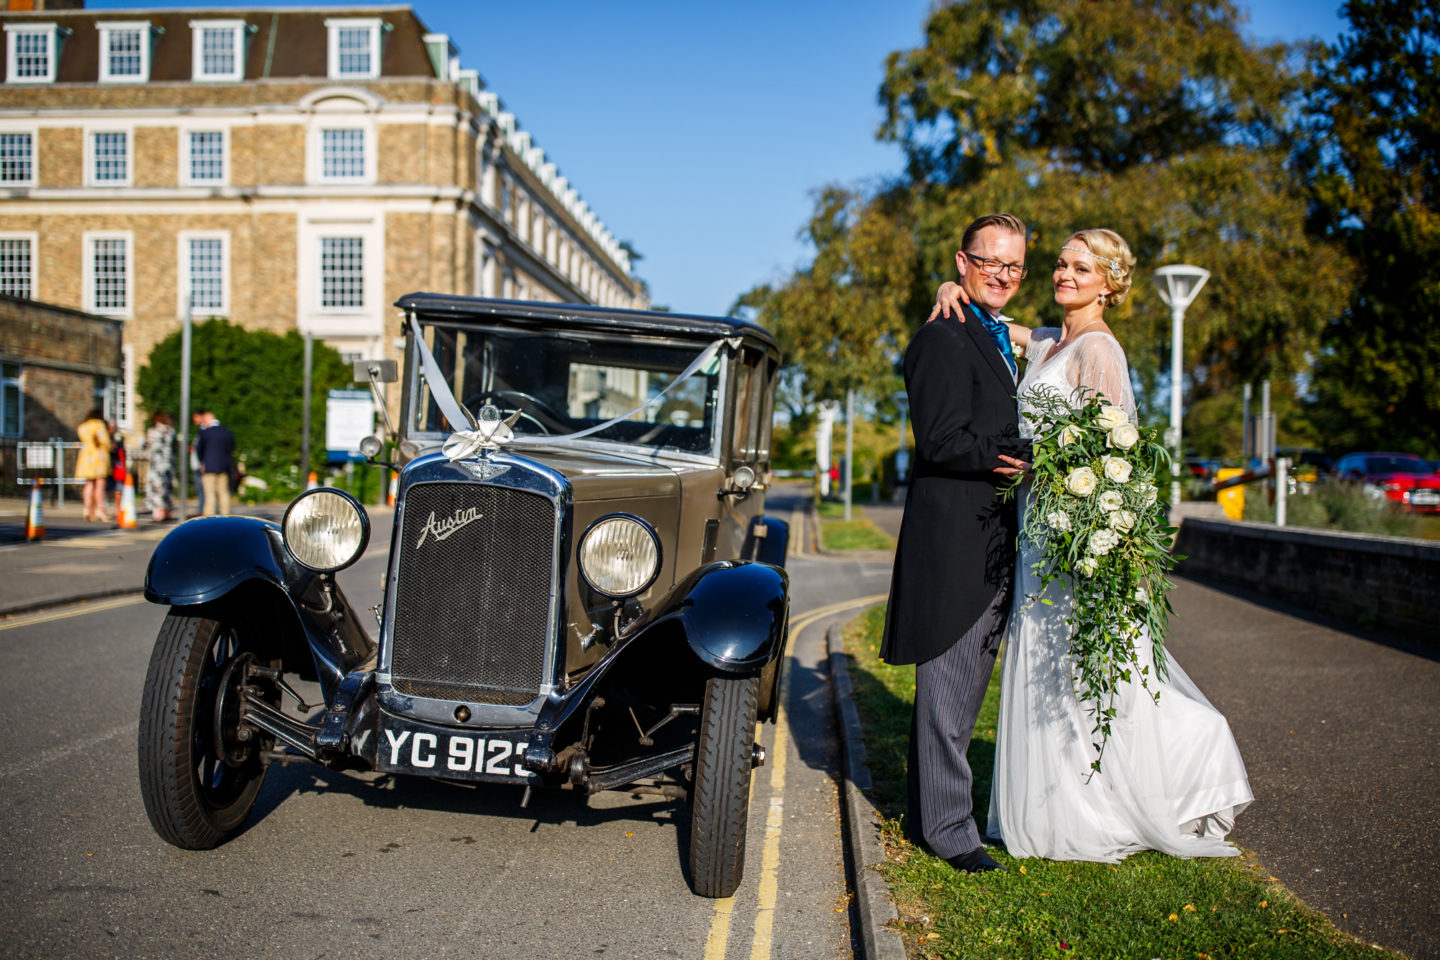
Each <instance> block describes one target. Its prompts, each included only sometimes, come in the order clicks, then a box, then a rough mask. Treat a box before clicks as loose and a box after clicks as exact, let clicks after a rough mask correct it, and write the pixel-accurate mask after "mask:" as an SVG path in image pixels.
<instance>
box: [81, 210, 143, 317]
mask: <svg viewBox="0 0 1440 960" xmlns="http://www.w3.org/2000/svg"><path fill="white" fill-rule="evenodd" d="M97 240H123V241H125V305H124V306H123V307H101V306H100V305H99V304H97V303H96V302H95V301H96V294H97V291H96V289H95V280H96V276H95V242H96V241H97ZM80 249H81V256H82V257H83V258H84V261H85V262H84V264H83V266H82V268H81V272H82V274H83V276H84V281H85V309H86V310H87V311H89V312H90V313H94V314H99V315H100V316H103V317H119V318H121V319H123V320H129V319H131V318H132V317H134V316H135V235H134V233H132V232H131V231H129V230H86V231H85V232H84V234H83V235H82V237H81V247H80Z"/></svg>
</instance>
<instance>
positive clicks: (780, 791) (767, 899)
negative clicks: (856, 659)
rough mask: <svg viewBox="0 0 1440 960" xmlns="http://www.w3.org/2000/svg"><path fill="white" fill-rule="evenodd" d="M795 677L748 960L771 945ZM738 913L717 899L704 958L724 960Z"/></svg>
mask: <svg viewBox="0 0 1440 960" xmlns="http://www.w3.org/2000/svg"><path fill="white" fill-rule="evenodd" d="M887 596H888V595H887V594H884V593H877V594H873V595H871V596H868V597H857V598H855V599H853V600H841V601H839V602H838V603H830V604H826V605H825V606H823V607H817V608H816V609H814V610H811V611H810V612H808V613H806V614H805V615H804V616H802V617H801V618H800V619H799V620H797V621H795V622H794V623H792V624H791V625H790V636H791V637H792V638H793V637H798V636H799V635H800V633H801V631H803V630H805V628H806V627H809V626H810V625H812V624H814V623H815V622H816V621H818V620H822V619H824V618H825V617H829V616H833V615H834V614H837V613H842V612H844V611H846V610H854V609H856V608H859V607H868V606H871V605H873V604H876V603H880V602H882V601H883V600H885V599H886V597H887ZM792 655H793V654H792ZM794 673H795V671H794V670H786V671H785V672H784V680H783V681H782V683H783V684H784V689H782V690H781V696H780V703H779V706H778V708H777V709H776V711H775V744H774V746H773V747H772V748H771V750H770V754H771V756H770V794H771V795H770V809H769V812H768V814H767V816H766V818H765V847H764V850H763V851H762V852H761V855H760V882H759V884H758V893H759V899H760V902H759V904H758V906H757V907H756V916H755V923H754V929H755V937H754V939H753V940H752V941H751V947H750V960H767V958H768V957H769V956H770V951H771V949H772V945H773V939H772V934H773V932H774V923H775V903H776V900H777V899H778V897H779V892H780V835H781V833H782V831H783V829H784V825H785V759H786V755H787V754H788V752H789V744H790V725H789V723H788V721H787V720H786V716H785V714H786V710H785V701H786V700H787V699H788V697H789V693H790V678H791V677H792V676H793V675H794ZM734 913H735V898H734V897H725V898H724V899H721V900H716V901H715V914H714V916H713V917H711V918H710V935H709V936H708V937H707V938H706V940H705V960H725V952H726V948H727V947H728V946H729V943H730V918H731V917H732V916H733V915H734Z"/></svg>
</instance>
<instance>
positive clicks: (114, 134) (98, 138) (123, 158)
mask: <svg viewBox="0 0 1440 960" xmlns="http://www.w3.org/2000/svg"><path fill="white" fill-rule="evenodd" d="M130 167H131V164H130V131H129V130H91V131H89V133H88V134H87V135H86V137H85V172H86V174H87V176H88V178H89V181H90V185H91V186H94V187H128V186H130Z"/></svg>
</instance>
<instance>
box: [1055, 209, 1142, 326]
mask: <svg viewBox="0 0 1440 960" xmlns="http://www.w3.org/2000/svg"><path fill="white" fill-rule="evenodd" d="M1071 240H1079V241H1081V242H1082V243H1084V244H1085V246H1086V247H1087V248H1088V249H1089V250H1090V254H1091V255H1092V256H1093V257H1094V258H1095V265H1096V266H1097V267H1098V268H1099V269H1100V274H1101V276H1103V277H1104V278H1105V285H1106V286H1108V287H1109V288H1110V294H1109V296H1107V297H1106V298H1105V304H1106V306H1110V307H1118V306H1120V304H1122V303H1124V302H1125V298H1126V297H1128V296H1129V295H1130V281H1131V278H1132V275H1133V274H1134V272H1135V254H1133V253H1131V252H1130V244H1128V243H1126V242H1125V238H1124V237H1122V236H1120V234H1118V233H1116V232H1115V231H1114V230H1104V229H1100V228H1097V229H1093V230H1077V231H1075V232H1074V233H1072V234H1070V236H1069V237H1068V238H1067V239H1066V240H1065V243H1066V245H1069V243H1070V241H1071Z"/></svg>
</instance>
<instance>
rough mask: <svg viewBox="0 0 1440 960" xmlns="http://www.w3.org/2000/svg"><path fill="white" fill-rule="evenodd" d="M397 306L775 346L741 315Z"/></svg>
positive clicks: (532, 305)
mask: <svg viewBox="0 0 1440 960" xmlns="http://www.w3.org/2000/svg"><path fill="white" fill-rule="evenodd" d="M395 306H397V307H399V308H400V309H401V310H404V311H406V312H407V313H411V312H413V313H415V314H416V315H418V316H420V317H423V318H425V319H429V320H441V319H444V320H481V321H484V320H502V321H504V322H506V323H513V324H516V325H534V326H537V327H542V326H543V327H564V326H576V325H578V326H585V327H589V328H591V329H595V330H610V331H622V332H630V333H647V334H652V335H653V334H660V335H665V336H679V337H695V338H701V337H703V338H704V339H706V340H718V339H720V338H721V337H737V336H743V337H750V338H753V339H755V340H760V341H762V342H763V343H766V344H768V345H770V346H772V347H774V346H776V344H775V338H774V337H773V336H771V334H770V331H768V330H766V329H765V328H764V327H761V326H758V325H756V324H753V323H751V322H749V321H748V320H741V319H739V318H738V317H700V316H695V315H693V314H685V313H664V312H660V311H654V310H617V309H615V308H613V307H593V306H587V305H585V304H579V303H539V302H536V301H533V300H492V299H488V298H485V297H460V296H455V295H453V294H442V293H407V294H406V295H405V296H403V297H401V298H400V299H399V300H396V301H395Z"/></svg>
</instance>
